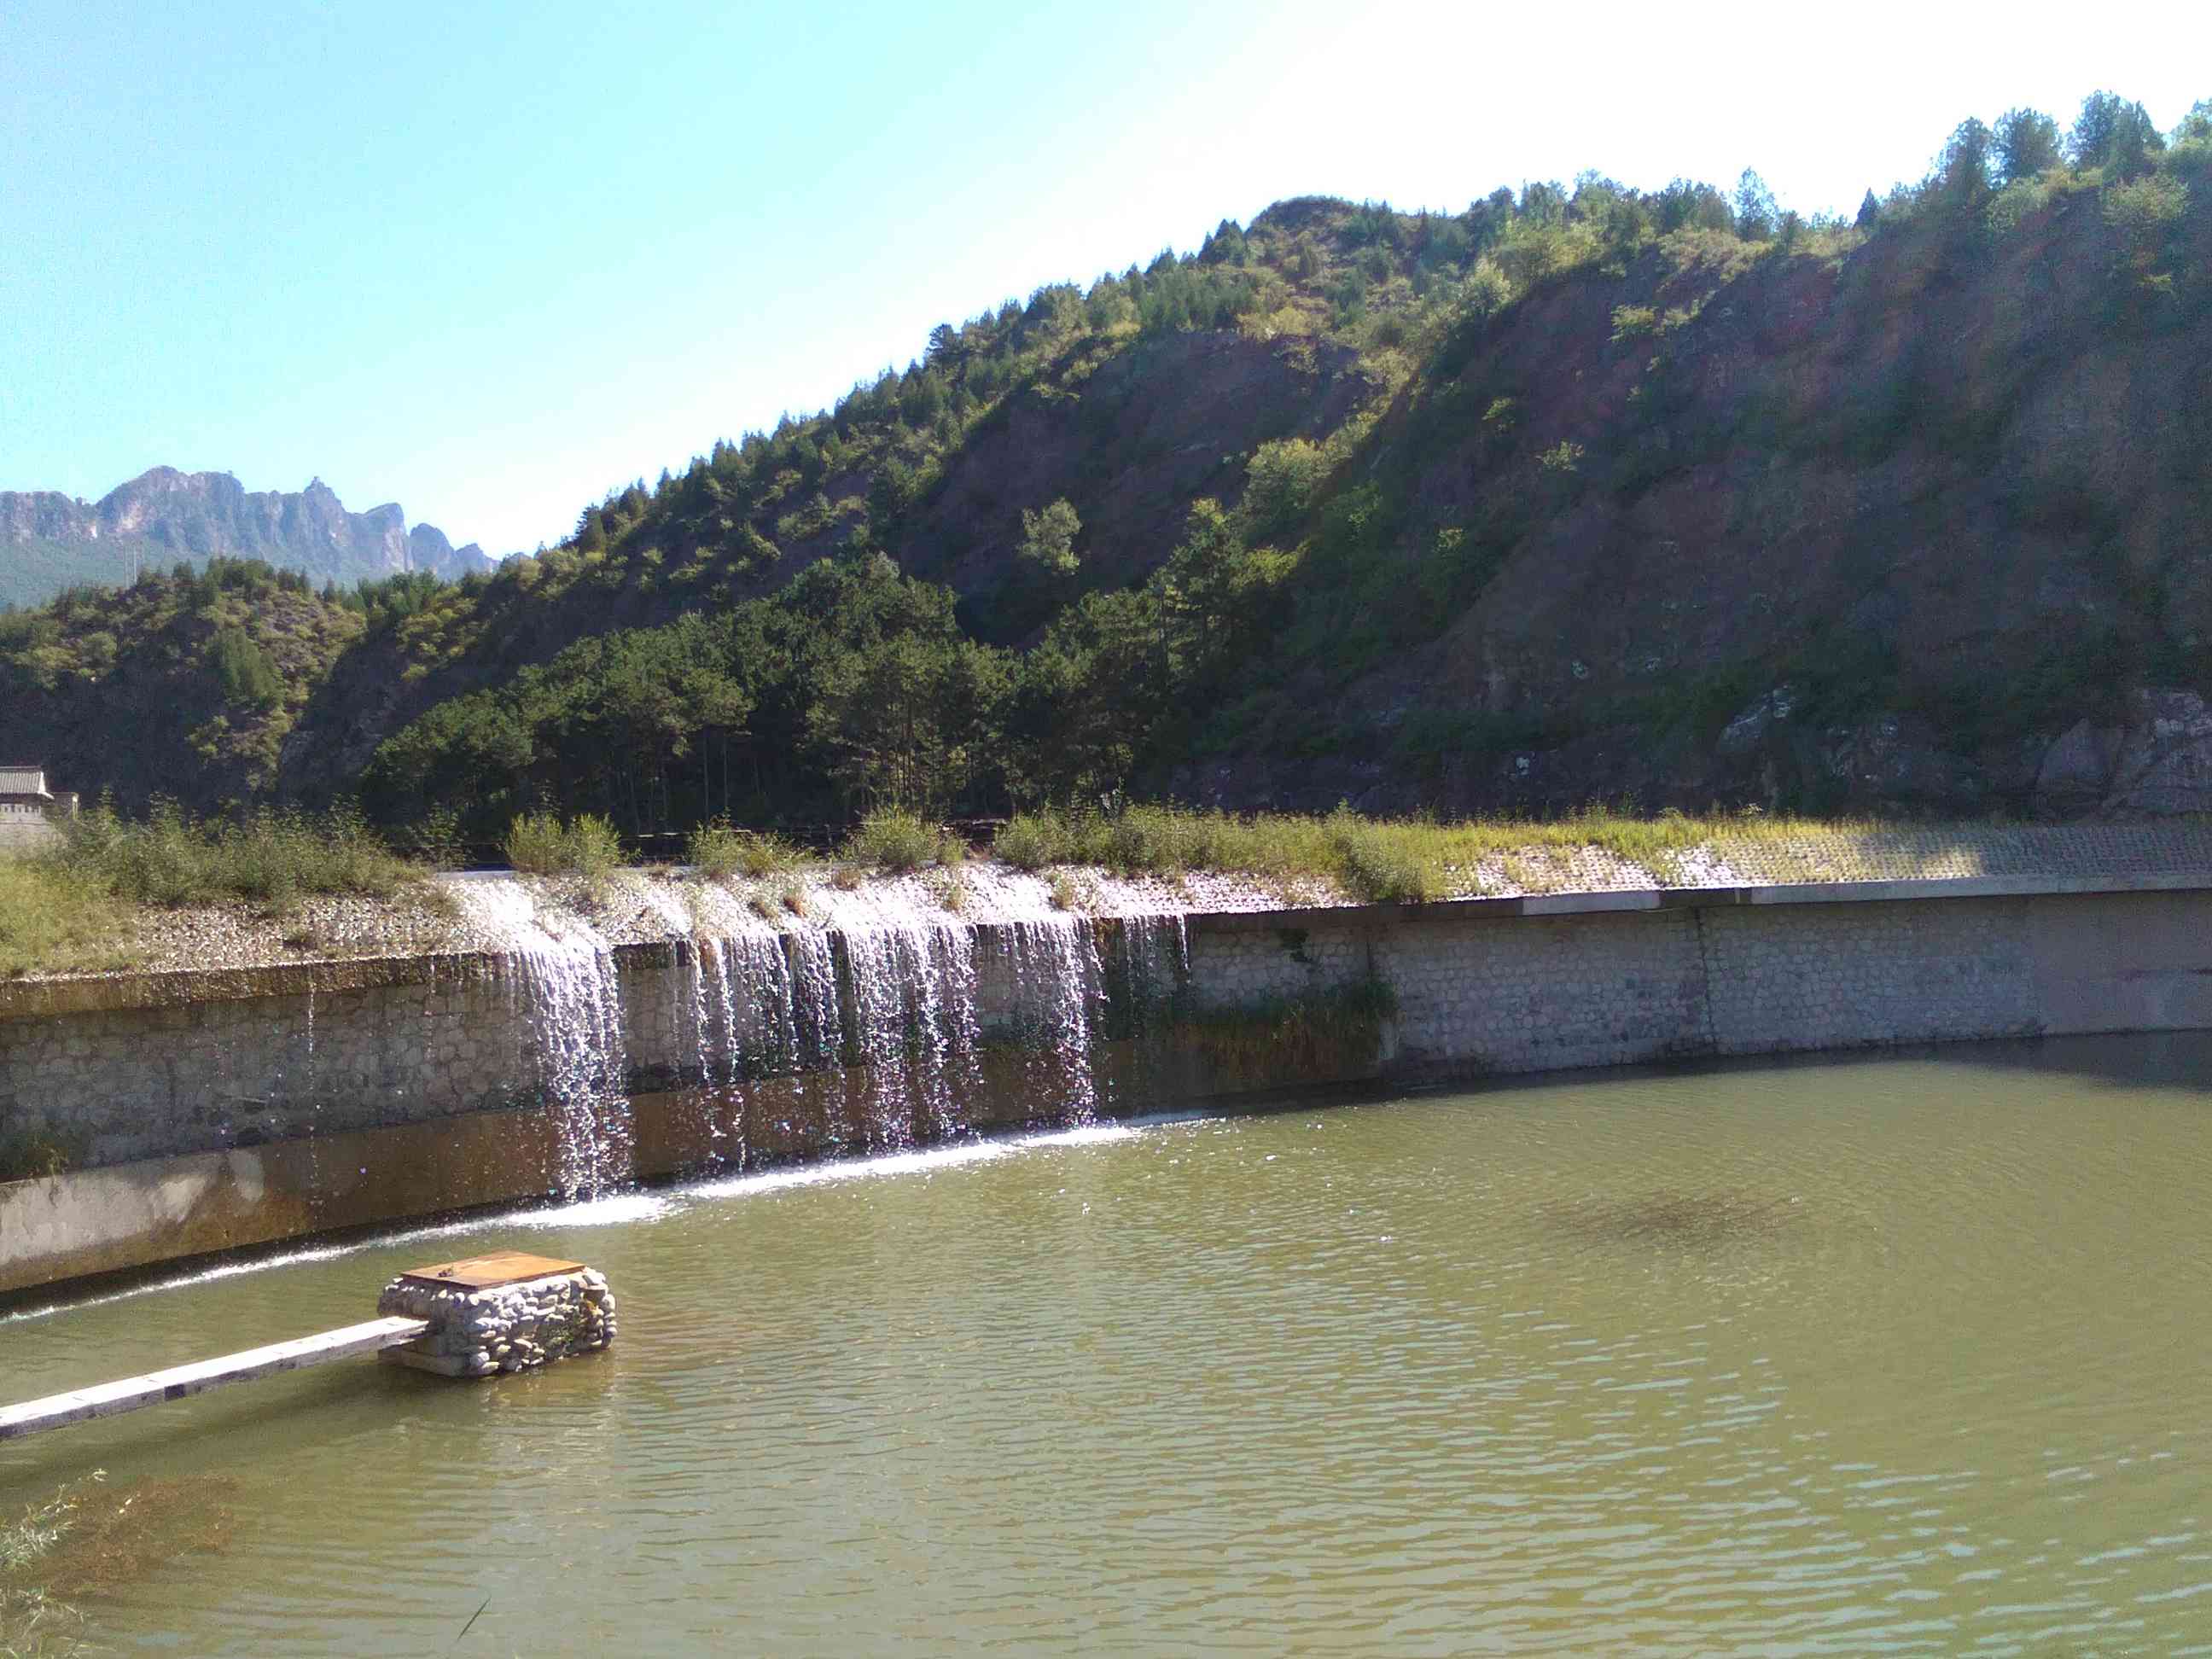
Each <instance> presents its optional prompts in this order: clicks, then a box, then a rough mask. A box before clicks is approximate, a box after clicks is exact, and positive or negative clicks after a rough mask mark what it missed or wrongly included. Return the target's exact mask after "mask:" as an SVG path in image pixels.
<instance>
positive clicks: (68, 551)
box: [0, 466, 495, 605]
mask: <svg viewBox="0 0 2212 1659" xmlns="http://www.w3.org/2000/svg"><path fill="white" fill-rule="evenodd" d="M215 557H224V558H254V559H261V560H264V561H265V562H268V563H269V564H270V565H273V566H276V567H277V568H283V569H289V570H297V571H300V572H301V573H303V574H306V575H307V576H308V577H310V578H311V579H313V580H314V581H316V582H317V583H321V582H324V581H335V582H337V583H339V584H341V585H342V586H350V585H351V584H353V583H354V582H356V581H358V580H362V579H363V578H368V579H372V580H374V579H378V578H381V577H385V576H390V575H395V574H399V573H401V572H404V571H410V570H422V571H428V572H429V573H430V574H434V575H436V576H440V577H442V578H445V579H447V580H457V579H459V577H461V576H465V575H467V574H471V572H475V573H477V574H489V572H490V571H491V570H492V569H493V568H494V567H495V561H494V560H493V559H491V558H490V557H489V556H487V555H486V554H485V553H484V551H483V549H481V548H479V547H477V545H476V544H473V543H471V544H469V545H468V546H466V547H464V548H459V549H456V548H455V547H454V546H453V544H452V543H451V542H449V541H447V539H446V537H445V534H444V532H441V531H440V530H437V529H435V527H433V526H429V525H416V526H414V527H413V528H412V529H411V530H410V528H409V527H408V525H407V520H406V516H405V514H404V513H402V512H401V511H400V510H399V508H398V507H397V506H396V505H393V504H391V503H387V504H386V505H385V506H382V507H371V508H370V509H369V510H368V512H366V513H349V512H348V511H346V508H345V504H344V503H343V501H340V500H339V499H338V498H337V495H335V494H334V493H332V491H331V488H330V486H329V485H327V484H325V483H323V481H322V480H321V479H319V478H317V479H315V480H314V481H313V482H312V483H309V484H308V485H307V489H304V490H301V491H300V492H298V493H296V494H286V493H283V492H281V491H275V490H248V489H246V488H245V487H244V486H243V485H241V484H240V483H239V482H238V480H237V479H235V478H234V477H231V476H230V475H229V474H228V473H227V472H179V471H177V470H176V469H175V468H173V467H167V466H157V467H155V468H154V469H153V470H152V471H148V472H144V473H142V474H140V475H139V476H138V477H136V478H133V479H131V482H130V483H125V484H121V485H118V486H117V488H115V489H112V490H110V491H109V492H108V493H107V494H106V495H103V496H101V497H100V500H99V501H94V502H87V501H77V500H76V499H74V498H73V497H70V496H68V495H59V494H58V493H56V492H54V491H52V490H30V491H13V490H9V491H0V604H14V605H36V604H40V603H42V602H43V601H45V600H46V599H51V598H52V596H53V595H54V594H55V593H57V592H60V591H61V590H62V589H63V588H64V587H68V586H74V585H76V584H77V583H80V582H100V583H107V584H111V585H112V584H116V583H122V582H128V581H130V580H131V579H132V577H133V576H134V574H137V572H138V571H139V570H141V569H143V568H145V567H147V566H149V565H152V566H159V567H162V568H166V567H167V566H170V565H173V564H174V563H175V562H178V561H179V560H188V561H190V562H193V563H195V564H204V562H206V561H207V560H209V559H210V558H215Z"/></svg>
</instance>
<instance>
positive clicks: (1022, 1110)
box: [464, 883, 1189, 1197]
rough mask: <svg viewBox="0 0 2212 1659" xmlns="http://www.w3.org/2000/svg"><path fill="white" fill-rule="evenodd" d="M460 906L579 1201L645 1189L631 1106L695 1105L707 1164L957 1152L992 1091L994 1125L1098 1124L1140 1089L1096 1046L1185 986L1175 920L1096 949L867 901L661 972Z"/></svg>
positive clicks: (734, 942) (703, 939) (519, 902)
mask: <svg viewBox="0 0 2212 1659" xmlns="http://www.w3.org/2000/svg"><path fill="white" fill-rule="evenodd" d="M464 894H465V896H464V903H465V905H466V907H467V908H468V909H469V912H470V914H471V919H472V920H473V921H476V922H477V924H478V925H479V926H480V927H484V928H487V929H494V930H495V936H496V937H497V938H499V939H501V940H502V941H503V942H504V944H505V947H506V948H505V950H504V951H503V953H502V955H501V958H500V964H499V969H498V973H499V976H500V978H501V979H502V980H503V981H504V982H505V985H506V987H507V997H508V1000H509V1006H510V1007H511V1008H512V1010H513V1013H514V1015H515V1022H514V1024H515V1029H516V1030H517V1031H518V1032H519V1033H520V1034H521V1035H520V1042H518V1050H519V1051H518V1053H517V1054H516V1056H515V1067H514V1079H515V1090H514V1092H515V1093H516V1095H517V1096H519V1097H522V1098H526V1099H528V1098H535V1099H537V1100H538V1101H539V1102H542V1103H543V1104H544V1107H545V1108H546V1109H547V1110H548V1111H549V1113H550V1115H551V1116H552V1118H553V1120H554V1121H555V1123H556V1127H557V1132H558V1134H559V1138H560V1157H559V1165H560V1173H559V1190H560V1192H561V1193H562V1195H564V1196H568V1197H591V1196H594V1195H597V1194H603V1193H605V1192H607V1191H610V1190H611V1189H613V1188H617V1187H619V1186H621V1185H623V1183H624V1182H627V1181H628V1180H629V1179H631V1178H632V1177H633V1175H634V1173H635V1170H634V1166H633V1164H632V1151H633V1127H632V1122H631V1111H630V1102H629V1097H630V1094H631V1093H632V1092H633V1091H647V1092H650V1093H652V1094H654V1095H657V1096H665V1095H670V1094H677V1095H683V1096H687V1097H690V1100H691V1104H690V1108H689V1111H690V1122H689V1125H688V1127H687V1131H686V1135H685V1138H686V1139H688V1140H690V1142H692V1143H693V1144H694V1146H695V1149H696V1150H695V1151H694V1152H693V1155H692V1157H693V1161H695V1162H698V1163H702V1164H712V1165H716V1166H720V1167H723V1168H729V1169H742V1168H744V1167H747V1166H748V1165H750V1164H757V1163H760V1162H763V1161H766V1160H767V1159H769V1158H779V1157H783V1156H788V1155H792V1154H793V1153H794V1152H799V1151H805V1152H828V1153H830V1154H833V1155H834V1154H837V1153H845V1152H887V1151H896V1150H900V1149H902V1148H905V1147H908V1146H915V1145H919V1144H924V1143H928V1142H935V1141H942V1140H945V1139H955V1138H957V1137H959V1136H961V1135H963V1134H965V1133H969V1132H971V1131H972V1130H973V1129H974V1128H975V1127H977V1124H976V1121H975V1102H976V1101H977V1099H978V1098H979V1097H980V1096H981V1094H982V1093H984V1092H986V1091H989V1092H991V1094H992V1097H993V1106H992V1110H991V1115H990V1119H989V1121H991V1122H993V1123H1002V1122H1005V1121H1008V1120H1009V1116H1010V1114H1012V1115H1015V1116H1017V1117H1018V1119H1019V1120H1022V1121H1048V1122H1059V1123H1065V1124H1081V1123H1086V1122H1088V1121H1091V1119H1092V1118H1093V1117H1094V1116H1095V1115H1098V1114H1100V1113H1101V1112H1103V1111H1106V1110H1108V1109H1111V1108H1112V1106H1113V1102H1112V1100H1111V1099H1110V1097H1111V1096H1113V1095H1114V1093H1115V1090H1116V1088H1117V1086H1119V1087H1121V1088H1123V1089H1126V1087H1127V1084H1126V1081H1125V1080H1123V1079H1121V1078H1120V1077H1119V1076H1118V1075H1115V1076H1102V1073H1101V1072H1100V1068H1099V1066H1098V1064H1097V1055H1098V1049H1099V1045H1100V1044H1101V1042H1103V1041H1104V1040H1106V1039H1108V1038H1109V1037H1112V1038H1127V1037H1128V1036H1133V1035H1134V1034H1135V1033H1136V1032H1138V1031H1139V1030H1141V1029H1142V1028H1143V1027H1144V1026H1145V1024H1146V1022H1147V1020H1148V1019H1149V1018H1152V1015H1153V1014H1154V1013H1155V1012H1157V1011H1158V1010H1159V1009H1162V1008H1164V1007H1166V1006H1170V1004H1172V1003H1173V1001H1174V1000H1175V999H1176V998H1177V997H1178V996H1180V995H1181V994H1182V989H1183V987H1185V985H1186V984H1187V982H1188V975H1189V946H1188V937H1187V935H1186V933H1185V930H1184V925H1183V922H1182V918H1181V917H1180V916H1175V915H1163V916H1156V917H1144V918H1138V919H1133V920H1128V921H1121V922H1117V923H1114V924H1111V925H1109V927H1106V928H1105V929H1103V933H1105V936H1106V945H1105V947H1104V948H1103V949H1102V945H1101V933H1102V929H1101V927H1100V926H1099V924H1097V922H1095V921H1092V920H1091V919H1090V918H1087V917H1083V916H1079V915H1070V914H1066V913H1062V912H1057V911H1047V912H1043V913H1041V914H1039V915H1034V916H1023V917H1020V918H1018V919H1015V920H1011V921H998V922H994V923H992V924H989V925H987V926H984V927H975V926H970V925H969V924H967V923H965V922H963V921H958V920H957V919H954V918H951V917H946V916H943V915H938V914H934V913H931V912H927V911H921V910H910V909H901V908H894V907H890V906H885V905H883V904H881V903H879V902H866V903H863V902H851V903H848V905H847V906H846V907H845V910H844V912H843V913H842V914H835V915H830V916H829V917H827V918H825V919H824V920H825V922H826V924H827V925H804V924H795V925H792V926H787V927H770V926H768V925H766V924H763V925H760V926H757V927H739V928H736V929H733V930H730V931H723V932H702V933H695V934H694V935H693V936H692V937H690V939H682V940H678V941H676V942H675V943H674V944H673V945H671V946H670V947H668V952H667V957H666V966H665V969H660V970H659V972H658V974H656V973H655V972H654V971H653V970H651V969H646V968H643V967H641V966H640V965H638V964H636V963H629V964H628V965H625V966H624V967H623V968H621V969H617V958H616V955H615V953H614V952H613V951H611V950H610V949H609V948H608V947H607V945H606V944H605V941H604V939H601V938H600V937H599V935H598V934H597V933H595V932H594V931H593V930H592V929H591V928H590V927H588V926H586V925H583V924H580V923H578V922H575V921H571V920H568V919H567V918H562V919H559V920H556V921H550V923H549V921H547V920H546V919H545V918H544V917H543V916H541V915H539V914H538V912H537V911H536V909H535V908H534V907H533V905H532V901H531V900H530V898H529V896H528V895H527V893H526V891H525V890H522V889H521V888H520V887H519V886H517V885H515V884H507V883H483V884H471V886H470V887H468V888H465V889H464ZM549 928H550V931H549ZM655 981H659V982H655ZM1010 1091H1011V1092H1012V1094H1013V1095H1015V1096H1016V1097H1018V1100H1017V1102H1016V1103H1013V1104H1011V1105H1010V1104H1009V1103H1008V1100H1007V1097H1008V1095H1009V1092H1010ZM663 1161H664V1162H665V1160H663Z"/></svg>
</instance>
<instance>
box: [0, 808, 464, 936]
mask: <svg viewBox="0 0 2212 1659" xmlns="http://www.w3.org/2000/svg"><path fill="white" fill-rule="evenodd" d="M427 875H428V872H426V871H425V870H424V869H423V868H422V866H418V865H415V864H411V863H410V862H409V861H408V860H405V859H403V858H401V857H400V856H399V855H398V854H396V853H394V852H392V850H391V849H390V848H388V847H386V845H385V844H384V842H383V841H382V839H381V838H380V837H379V836H378V835H377V834H376V832H375V831H374V830H373V829H370V828H369V827H368V824H367V823H365V822H364V821H363V820H362V818H361V817H360V816H359V815H358V814H357V813H355V812H353V811H349V810H348V809H345V808H339V809H337V810H334V811H328V812H320V813H308V812H301V811H276V812H267V813H261V814H258V815H256V816H253V817H243V818H237V819H206V820H199V819H193V818H191V817H186V816H185V814H183V813H182V812H180V811H177V810H176V809H175V808H174V807H173V806H167V805H157V806H156V807H155V810H154V811H153V813H152V815H151V816H150V817H148V818H147V819H146V820H145V821H144V822H143V823H131V822H128V821H126V820H125V819H123V818H121V817H118V816H117V815H115V814H114V813H112V812H110V811H106V809H105V808H99V807H96V808H94V810H93V811H89V812H88V813H86V814H85V815H84V817H82V818H81V819H79V820H78V821H77V822H76V823H73V824H72V825H70V830H69V834H68V836H67V837H66V839H65V840H64V842H62V843H61V844H60V845H59V846H58V847H56V848H52V849H50V850H48V851H45V852H41V853H37V854H31V855H29V856H26V857H18V858H12V859H0V975H20V974H25V973H30V972H34V971H38V970H41V969H47V970H51V969H69V970H73V971H77V972H91V973H99V972H106V971H108V970H111V969H121V968H128V967H130V966H131V965H132V961H131V955H130V951H129V947H128V945H127V944H126V942H125V941H126V940H127V939H128V937H129V933H130V923H131V911H132V910H133V908H135V907H138V906H149V905H150V906H161V907H166V908H183V907H185V906H190V905H206V904H224V903H248V904H252V905H255V906H258V907H259V908H263V909H264V910H268V911H271V912H281V911H283V909H284V908H287V907H289V906H290V905H291V904H293V903H295V902H297V901H298V900H300V899H301V898H305V897H307V896H311V895H316V894H330V893H346V894H356V895H360V896H364V897H370V898H391V897H394V896H398V894H399V893H401V892H402V891H403V890H409V889H413V888H416V887H418V886H420V885H421V884H423V883H424V882H425V880H426V878H427Z"/></svg>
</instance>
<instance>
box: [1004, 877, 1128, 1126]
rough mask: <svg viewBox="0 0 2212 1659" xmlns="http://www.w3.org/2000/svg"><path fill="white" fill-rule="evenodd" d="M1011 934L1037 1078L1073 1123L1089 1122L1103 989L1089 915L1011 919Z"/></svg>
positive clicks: (1095, 1100)
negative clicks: (1096, 1017) (1095, 1024)
mask: <svg viewBox="0 0 2212 1659" xmlns="http://www.w3.org/2000/svg"><path fill="white" fill-rule="evenodd" d="M1006 939H1007V942H1008V944H1007V948H1008V951H1009V953H1010V954H1011V956H1012V965H1013V970H1014V980H1015V983H1016V985H1017V986H1018V987H1019V993H1020V994H1021V995H1022V996H1023V997H1024V1000H1026V1002H1027V1004H1028V1006H1025V1007H1024V1009H1023V1010H1022V1014H1023V1017H1024V1024H1027V1025H1028V1027H1029V1028H1030V1033H1031V1035H1032V1036H1033V1038H1034V1040H1035V1042H1036V1061H1035V1062H1034V1063H1033V1064H1032V1065H1031V1066H1030V1077H1031V1079H1032V1082H1033V1083H1034V1084H1035V1085H1036V1087H1037V1088H1038V1089H1039V1091H1041V1092H1042V1093H1044V1094H1045V1095H1046V1096H1047V1097H1049V1098H1050V1099H1052V1100H1053V1101H1054V1103H1057V1104H1058V1105H1060V1107H1061V1108H1062V1109H1063V1111H1064V1113H1065V1115H1066V1116H1067V1117H1069V1118H1070V1119H1071V1120H1072V1121H1074V1122H1076V1123H1079V1124H1083V1123H1089V1122H1091V1121H1092V1120H1093V1119H1094V1118H1095V1117H1096V1116H1097V1110H1098V1085H1097V1079H1096V1078H1095V1077H1094V1076H1093V1075H1092V1073H1091V1025H1092V1014H1093V1010H1094V1009H1095V1008H1096V1006H1097V1004H1098V1003H1099V1002H1100V1000H1102V998H1103V994H1104V993H1103V973H1102V970H1101V968H1100V964H1099V961H1098V942H1097V937H1096V935H1095V934H1094V933H1093V932H1092V930H1091V922H1090V921H1089V920H1088V919H1087V918H1085V917H1083V916H1076V915H1051V916H1042V917H1038V918H1036V919H1034V920H1030V921H1016V922H1012V923H1009V924H1007V927H1006Z"/></svg>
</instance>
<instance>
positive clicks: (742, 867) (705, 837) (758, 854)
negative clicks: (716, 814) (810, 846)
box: [684, 818, 811, 880]
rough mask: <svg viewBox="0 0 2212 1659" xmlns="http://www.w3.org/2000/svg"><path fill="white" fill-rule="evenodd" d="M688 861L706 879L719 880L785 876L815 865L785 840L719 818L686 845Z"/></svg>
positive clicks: (694, 835)
mask: <svg viewBox="0 0 2212 1659" xmlns="http://www.w3.org/2000/svg"><path fill="white" fill-rule="evenodd" d="M684 862H686V863H687V864H690V865H691V866H694V867H695V868H696V869H697V870H698V872H700V873H701V874H702V875H704V876H709V877H712V878H714V879H716V880H720V879H722V878H725V877H728V876H735V875H746V876H773V875H781V874H782V873H783V872H786V871H790V870H799V869H803V868H805V866H806V865H807V864H809V863H810V862H811V859H810V858H809V856H808V854H807V853H806V850H805V848H801V847H797V846H794V845H793V843H791V842H787V841H786V840H784V839H783V838H782V837H781V836H772V835H765V834H761V833H758V832H756V831H754V830H751V829H737V828H735V827H734V826H732V824H731V823H730V822H729V820H728V819H726V818H716V819H715V820H714V822H713V823H708V824H702V826H701V827H700V828H698V829H694V830H693V831H692V832H691V835H690V839H688V840H687V841H686V842H684Z"/></svg>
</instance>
